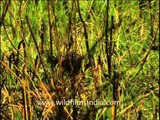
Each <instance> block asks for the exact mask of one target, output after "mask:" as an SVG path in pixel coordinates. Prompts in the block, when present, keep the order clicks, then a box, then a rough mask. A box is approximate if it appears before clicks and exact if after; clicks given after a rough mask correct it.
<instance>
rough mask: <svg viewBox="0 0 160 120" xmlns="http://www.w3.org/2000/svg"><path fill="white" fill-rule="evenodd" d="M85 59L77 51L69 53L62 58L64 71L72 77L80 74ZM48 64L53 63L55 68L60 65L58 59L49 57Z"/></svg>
mask: <svg viewBox="0 0 160 120" xmlns="http://www.w3.org/2000/svg"><path fill="white" fill-rule="evenodd" d="M83 59H84V56H81V55H79V54H78V53H77V52H76V51H71V52H67V53H66V54H65V55H64V56H62V68H63V71H64V72H66V73H69V74H70V75H76V74H78V73H79V70H80V68H81V63H82V60H83ZM47 62H48V63H50V64H51V62H52V63H53V67H55V66H56V65H57V64H58V57H57V56H53V55H52V56H51V55H48V56H47Z"/></svg>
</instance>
